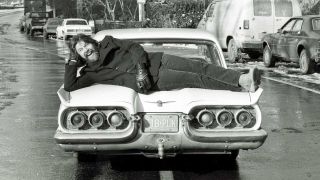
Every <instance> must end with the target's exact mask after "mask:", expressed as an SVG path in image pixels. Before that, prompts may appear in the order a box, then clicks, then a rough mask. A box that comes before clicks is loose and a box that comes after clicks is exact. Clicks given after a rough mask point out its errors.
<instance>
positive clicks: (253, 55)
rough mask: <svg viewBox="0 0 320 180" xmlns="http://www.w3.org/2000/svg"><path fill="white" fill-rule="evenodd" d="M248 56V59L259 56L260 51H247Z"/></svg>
mask: <svg viewBox="0 0 320 180" xmlns="http://www.w3.org/2000/svg"><path fill="white" fill-rule="evenodd" d="M248 56H249V58H250V59H258V58H259V57H260V53H257V52H253V53H248Z"/></svg>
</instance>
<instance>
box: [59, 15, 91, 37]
mask: <svg viewBox="0 0 320 180" xmlns="http://www.w3.org/2000/svg"><path fill="white" fill-rule="evenodd" d="M80 33H81V34H86V35H90V36H91V35H92V30H91V26H89V24H88V22H87V20H85V19H80V18H69V19H64V20H63V22H62V23H61V25H60V26H58V27H57V30H56V35H57V39H63V40H66V39H68V38H69V37H72V36H74V35H77V34H80Z"/></svg>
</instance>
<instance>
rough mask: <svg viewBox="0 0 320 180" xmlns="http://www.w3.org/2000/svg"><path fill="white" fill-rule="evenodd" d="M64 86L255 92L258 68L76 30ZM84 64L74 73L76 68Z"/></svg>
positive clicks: (139, 89)
mask: <svg viewBox="0 0 320 180" xmlns="http://www.w3.org/2000/svg"><path fill="white" fill-rule="evenodd" d="M69 49H70V56H69V58H68V59H67V60H66V66H65V77H64V89H65V90H66V91H74V90H77V89H80V88H83V87H87V86H90V85H92V84H95V83H99V84H112V85H119V86H125V87H129V88H131V89H134V90H135V91H137V92H139V93H144V94H147V93H148V92H150V91H159V90H160V91H161V90H172V89H179V88H205V89H216V90H232V91H241V90H242V88H243V89H244V90H248V91H251V92H254V91H255V90H256V89H257V88H258V85H259V84H260V78H261V77H260V72H259V70H258V69H257V68H253V69H250V71H249V72H248V73H247V74H242V73H241V72H238V71H234V70H231V69H225V68H223V67H220V66H215V65H212V64H204V63H201V62H194V61H189V60H188V59H184V58H182V57H178V56H173V55H167V54H164V53H162V52H156V53H147V52H146V51H145V50H144V49H143V47H142V46H140V45H139V44H138V43H134V42H132V41H129V40H120V39H116V38H113V37H111V36H106V37H105V38H104V39H103V40H102V41H101V42H97V41H96V40H94V39H92V38H91V37H90V36H86V35H83V34H79V35H77V36H74V37H73V38H72V39H71V41H70V44H69ZM84 64H85V66H84V67H83V68H82V69H81V71H80V76H78V77H77V68H78V67H79V66H82V65H84Z"/></svg>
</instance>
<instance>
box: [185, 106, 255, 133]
mask: <svg viewBox="0 0 320 180" xmlns="http://www.w3.org/2000/svg"><path fill="white" fill-rule="evenodd" d="M191 115H192V117H194V118H193V120H192V121H191V125H192V126H193V127H195V128H208V129H215V128H216V129H232V128H251V127H253V126H254V125H255V124H256V117H255V114H254V110H253V109H249V108H248V109H245V108H241V109H232V108H230V109H227V108H221V109H206V108H204V109H200V110H199V109H198V110H194V111H193V112H192V114H191Z"/></svg>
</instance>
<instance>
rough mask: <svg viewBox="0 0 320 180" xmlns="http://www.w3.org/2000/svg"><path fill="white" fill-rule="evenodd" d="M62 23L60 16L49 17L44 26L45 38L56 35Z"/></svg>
mask: <svg viewBox="0 0 320 180" xmlns="http://www.w3.org/2000/svg"><path fill="white" fill-rule="evenodd" d="M61 23H62V19H60V18H49V19H48V20H47V22H46V24H45V25H44V26H43V38H45V39H48V38H49V36H50V35H51V36H56V32H57V27H58V26H60V25H61Z"/></svg>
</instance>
